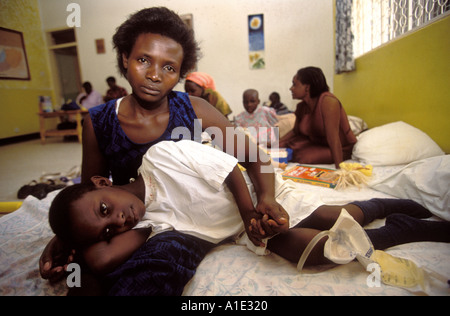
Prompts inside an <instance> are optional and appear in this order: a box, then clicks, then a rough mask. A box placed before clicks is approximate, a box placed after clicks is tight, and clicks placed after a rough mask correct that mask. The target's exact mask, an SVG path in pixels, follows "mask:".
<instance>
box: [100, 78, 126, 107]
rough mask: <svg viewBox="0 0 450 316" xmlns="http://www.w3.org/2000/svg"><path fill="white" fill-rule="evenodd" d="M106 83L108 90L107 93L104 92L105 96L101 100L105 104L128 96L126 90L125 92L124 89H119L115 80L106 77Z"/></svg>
mask: <svg viewBox="0 0 450 316" xmlns="http://www.w3.org/2000/svg"><path fill="white" fill-rule="evenodd" d="M106 83H107V84H108V87H109V89H108V91H106V95H105V97H104V98H103V100H104V101H105V102H108V101H110V100H114V99H119V98H122V97H126V96H127V95H128V92H127V90H125V88H123V87H120V86H118V85H117V84H116V78H114V77H108V78H106Z"/></svg>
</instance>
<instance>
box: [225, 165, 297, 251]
mask: <svg viewBox="0 0 450 316" xmlns="http://www.w3.org/2000/svg"><path fill="white" fill-rule="evenodd" d="M225 182H226V184H227V185H228V188H229V189H230V191H231V193H233V196H234V199H235V200H236V204H237V206H238V208H239V212H240V214H241V217H242V220H243V222H244V227H245V231H246V232H247V235H248V238H249V239H250V240H251V241H252V242H253V243H254V244H255V245H256V246H264V244H263V243H262V239H264V238H267V237H270V234H269V233H267V232H268V231H269V229H267V227H263V225H260V224H261V223H262V222H263V215H262V214H259V213H258V212H256V209H255V207H254V205H253V201H252V199H251V196H250V192H249V191H248V188H247V184H246V182H245V179H244V176H243V175H242V173H241V170H239V166H238V165H236V166H235V167H234V169H233V171H231V173H230V174H229V175H228V177H227V178H226V180H225ZM285 215H286V223H288V222H289V220H288V219H289V215H288V214H287V213H286V214H285ZM265 216H266V220H265V221H264V223H263V224H266V225H270V224H269V223H268V222H269V221H268V219H267V215H265ZM272 222H274V223H276V222H275V221H273V220H272ZM257 224H259V226H258V228H257V229H255V227H256V225H257ZM283 226H284V225H283ZM277 228H278V229H279V230H278V229H277ZM277 228H275V229H272V230H273V231H275V230H278V231H276V232H275V233H278V232H280V231H281V230H284V229H285V227H279V226H277ZM287 228H289V227H287Z"/></svg>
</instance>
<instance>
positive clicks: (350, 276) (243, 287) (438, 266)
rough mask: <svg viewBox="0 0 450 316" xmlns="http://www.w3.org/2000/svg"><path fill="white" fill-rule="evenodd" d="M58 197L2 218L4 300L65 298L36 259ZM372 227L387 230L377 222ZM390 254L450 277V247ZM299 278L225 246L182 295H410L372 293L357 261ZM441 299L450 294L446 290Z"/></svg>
mask: <svg viewBox="0 0 450 316" xmlns="http://www.w3.org/2000/svg"><path fill="white" fill-rule="evenodd" d="M401 167H402V166H398V167H376V168H375V169H374V181H376V180H377V179H378V180H379V179H384V178H386V177H388V176H389V175H390V174H393V173H395V172H396V171H398V170H399V169H400V168H401ZM295 185H296V187H297V188H298V189H299V190H301V191H303V192H304V194H313V195H315V196H317V197H318V198H320V199H321V200H322V201H323V202H324V203H327V204H345V203H348V202H351V201H354V200H366V199H370V198H372V197H391V196H390V195H388V194H386V193H383V192H380V191H375V190H373V189H371V188H368V187H364V188H356V187H354V188H350V189H347V190H345V191H336V190H333V189H326V188H321V187H315V186H312V185H308V184H300V183H296V184H295ZM55 195H56V192H52V193H50V194H49V195H48V197H47V198H45V199H43V200H41V201H40V200H37V199H35V198H33V197H28V198H27V199H26V200H25V201H24V204H23V205H22V207H21V208H20V209H19V210H17V211H16V212H14V213H12V214H9V215H6V216H3V217H2V218H0V295H1V296H5V295H65V294H66V293H67V286H66V284H65V281H64V280H63V281H61V282H59V283H57V284H55V285H51V284H50V283H49V282H48V281H46V280H43V279H41V278H40V276H39V265H38V260H39V256H40V255H41V253H42V251H43V249H44V247H45V245H46V244H47V242H48V241H49V240H50V238H51V237H52V236H53V233H52V232H51V230H50V227H49V225H48V219H47V215H48V208H49V205H50V203H51V201H52V199H53V197H54V196H55ZM371 225H372V226H380V225H383V221H381V220H379V221H376V222H374V223H373V224H371ZM388 252H389V253H392V254H394V255H397V256H400V257H404V258H407V259H412V260H413V261H414V262H416V264H418V265H419V266H425V267H428V268H430V269H432V270H434V271H436V272H438V273H440V274H443V275H445V276H448V277H450V265H449V264H448V262H450V244H444V243H411V244H407V245H401V246H397V247H393V248H391V249H389V250H388ZM306 272H307V273H306V274H299V273H298V272H297V270H296V265H295V264H292V263H290V262H288V261H286V260H284V259H282V258H281V257H279V256H277V255H275V254H270V255H268V256H263V257H261V256H257V255H255V254H254V253H252V252H250V251H249V250H247V248H246V247H245V246H240V245H235V244H231V243H230V244H226V245H222V246H220V247H217V248H215V249H213V250H212V251H211V252H210V253H209V254H208V255H207V256H206V258H205V259H204V260H203V262H202V263H201V264H200V266H199V268H198V270H197V273H196V275H195V276H194V278H193V279H192V280H191V281H190V282H189V283H188V285H187V286H186V287H185V291H184V295H410V294H411V293H410V292H408V291H406V290H404V289H400V288H395V287H391V286H385V285H383V284H381V286H380V287H376V288H370V287H369V286H368V285H367V282H366V280H367V277H368V276H369V273H368V272H366V271H364V269H363V268H362V266H361V265H360V264H358V263H357V262H352V263H350V264H347V265H343V266H332V267H330V266H327V267H318V268H314V269H307V270H306ZM442 294H444V295H448V294H450V293H449V292H448V289H444V290H443V292H442Z"/></svg>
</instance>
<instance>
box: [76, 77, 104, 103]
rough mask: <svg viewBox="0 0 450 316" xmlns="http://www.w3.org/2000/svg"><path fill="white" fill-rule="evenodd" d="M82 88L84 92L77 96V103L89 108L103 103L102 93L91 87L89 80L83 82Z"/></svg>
mask: <svg viewBox="0 0 450 316" xmlns="http://www.w3.org/2000/svg"><path fill="white" fill-rule="evenodd" d="M83 89H84V92H82V93H80V94H79V95H78V96H77V100H76V101H77V103H78V104H79V105H81V106H82V107H84V108H85V109H87V110H89V109H90V108H93V107H94V106H96V105H100V104H102V103H103V98H102V95H101V94H100V93H99V92H98V91H95V90H94V89H93V88H92V84H91V83H90V82H89V81H86V82H85V83H83Z"/></svg>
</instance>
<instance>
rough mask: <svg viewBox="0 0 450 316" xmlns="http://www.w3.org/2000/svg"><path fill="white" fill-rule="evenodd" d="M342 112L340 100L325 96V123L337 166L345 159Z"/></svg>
mask: <svg viewBox="0 0 450 316" xmlns="http://www.w3.org/2000/svg"><path fill="white" fill-rule="evenodd" d="M340 113H341V111H340V104H339V101H338V100H337V99H335V98H331V97H325V98H324V100H323V107H322V116H323V123H324V126H325V133H326V138H327V142H328V146H329V147H330V150H331V155H332V157H333V161H334V164H335V166H336V168H339V164H340V163H341V162H342V161H343V159H344V157H343V153H342V144H341V138H340V135H339V123H340Z"/></svg>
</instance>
